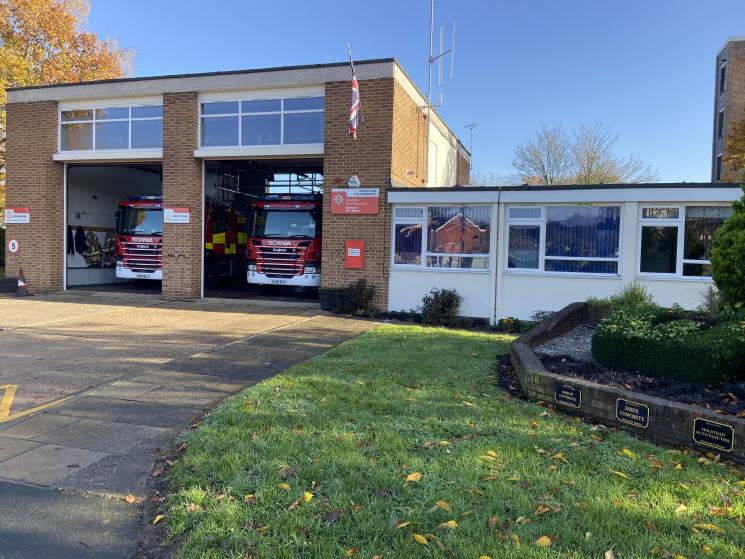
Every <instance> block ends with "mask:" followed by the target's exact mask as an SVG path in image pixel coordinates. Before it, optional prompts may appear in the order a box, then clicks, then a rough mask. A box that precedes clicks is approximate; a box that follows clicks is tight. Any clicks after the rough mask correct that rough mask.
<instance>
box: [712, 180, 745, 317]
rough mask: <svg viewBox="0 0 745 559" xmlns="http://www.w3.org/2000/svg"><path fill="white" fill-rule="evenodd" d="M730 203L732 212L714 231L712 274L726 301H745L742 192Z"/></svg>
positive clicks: (744, 209) (744, 221)
mask: <svg viewBox="0 0 745 559" xmlns="http://www.w3.org/2000/svg"><path fill="white" fill-rule="evenodd" d="M743 190H744V191H745V186H744V187H743ZM732 207H733V208H734V210H735V212H734V213H733V214H732V215H731V216H730V217H729V219H727V221H725V222H724V224H723V225H722V226H721V227H720V228H719V230H718V231H717V232H716V234H715V235H714V244H713V245H712V249H711V266H712V277H713V278H714V283H716V284H717V287H718V288H719V290H720V291H721V292H722V295H723V296H724V298H725V300H726V301H728V302H730V303H745V195H743V197H742V199H741V200H738V201H737V202H735V203H734V204H732Z"/></svg>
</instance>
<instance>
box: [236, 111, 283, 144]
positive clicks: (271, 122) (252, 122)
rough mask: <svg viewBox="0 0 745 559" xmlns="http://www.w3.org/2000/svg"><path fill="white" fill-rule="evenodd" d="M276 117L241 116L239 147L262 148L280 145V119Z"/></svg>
mask: <svg viewBox="0 0 745 559" xmlns="http://www.w3.org/2000/svg"><path fill="white" fill-rule="evenodd" d="M281 118H282V117H281V116H280V115H279V114H276V115H254V116H242V117H241V120H242V121H243V122H242V123H241V126H242V128H241V136H242V137H241V145H244V146H262V145H271V144H279V143H280V134H281V131H280V127H281V124H280V119H281Z"/></svg>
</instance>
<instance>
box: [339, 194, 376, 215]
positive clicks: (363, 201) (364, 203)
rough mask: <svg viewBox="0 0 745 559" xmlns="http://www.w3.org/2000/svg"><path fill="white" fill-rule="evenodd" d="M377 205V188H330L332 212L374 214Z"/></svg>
mask: <svg viewBox="0 0 745 559" xmlns="http://www.w3.org/2000/svg"><path fill="white" fill-rule="evenodd" d="M379 207H380V189H379V188H334V189H332V190H331V213H332V214H357V215H375V214H377V213H378V211H379Z"/></svg>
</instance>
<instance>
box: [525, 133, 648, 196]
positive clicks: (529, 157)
mask: <svg viewBox="0 0 745 559" xmlns="http://www.w3.org/2000/svg"><path fill="white" fill-rule="evenodd" d="M617 140H618V135H617V134H614V133H613V132H612V131H611V130H610V129H609V128H608V127H606V126H605V125H604V124H602V123H601V122H596V123H595V124H586V123H582V124H580V125H579V127H578V128H577V129H576V130H575V131H574V132H573V134H572V136H571V137H569V136H567V135H566V134H565V133H564V131H563V129H562V128H561V126H560V125H556V126H553V127H550V128H549V127H548V126H546V125H545V124H541V130H540V131H539V132H538V133H536V137H535V139H529V140H527V141H526V142H525V143H524V144H523V145H520V146H518V147H517V148H516V149H515V154H514V156H513V165H514V167H515V168H516V169H517V170H518V171H520V173H522V175H523V180H524V182H526V183H528V184H549V185H550V184H561V183H564V184H566V183H574V184H613V183H642V182H656V181H657V180H658V178H657V173H656V171H655V169H654V168H653V167H652V166H651V165H650V164H649V163H645V162H644V161H642V160H641V159H639V158H637V157H635V156H633V155H632V156H627V157H619V156H617V155H615V153H614V146H615V143H616V141H617Z"/></svg>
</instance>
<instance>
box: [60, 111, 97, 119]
mask: <svg viewBox="0 0 745 559" xmlns="http://www.w3.org/2000/svg"><path fill="white" fill-rule="evenodd" d="M71 120H93V111H91V110H89V109H77V110H74V111H62V122H70V121H71Z"/></svg>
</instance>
